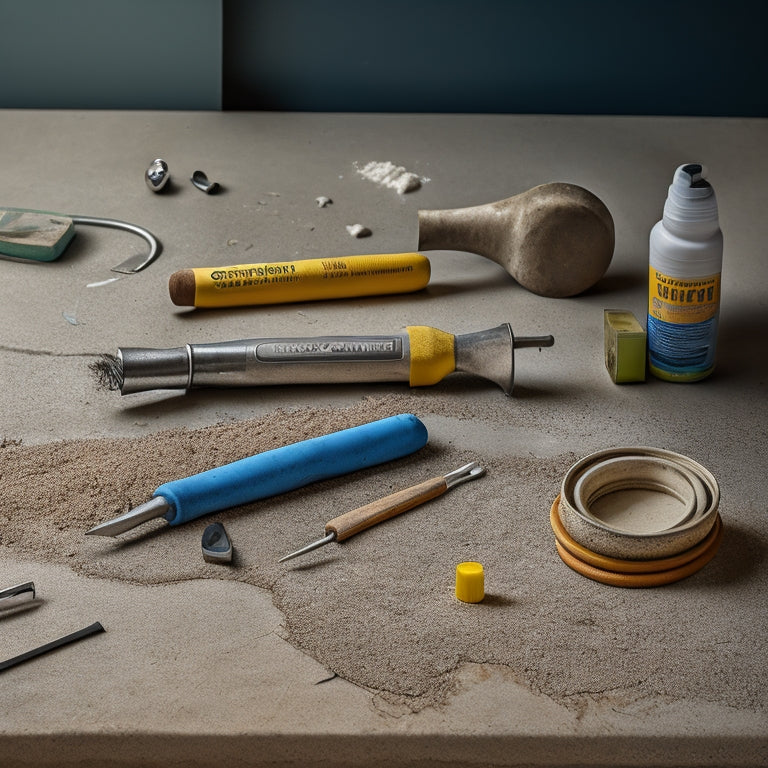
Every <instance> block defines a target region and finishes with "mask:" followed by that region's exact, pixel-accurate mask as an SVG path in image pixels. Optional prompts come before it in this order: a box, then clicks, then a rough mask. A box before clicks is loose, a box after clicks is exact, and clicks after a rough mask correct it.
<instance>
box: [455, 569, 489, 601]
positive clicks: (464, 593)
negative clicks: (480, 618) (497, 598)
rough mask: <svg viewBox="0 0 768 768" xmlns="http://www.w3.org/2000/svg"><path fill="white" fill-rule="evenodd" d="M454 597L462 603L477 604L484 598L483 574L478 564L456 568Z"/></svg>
mask: <svg viewBox="0 0 768 768" xmlns="http://www.w3.org/2000/svg"><path fill="white" fill-rule="evenodd" d="M456 597H457V598H458V599H459V600H461V602H462V603H479V602H480V601H481V600H482V599H483V598H484V597H485V574H484V572H483V566H482V565H480V563H472V562H469V563H459V564H458V565H457V566H456Z"/></svg>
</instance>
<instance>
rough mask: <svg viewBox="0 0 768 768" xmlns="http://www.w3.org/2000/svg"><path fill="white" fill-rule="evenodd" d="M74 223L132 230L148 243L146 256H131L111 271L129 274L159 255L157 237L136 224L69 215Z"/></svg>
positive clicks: (147, 264) (140, 268)
mask: <svg viewBox="0 0 768 768" xmlns="http://www.w3.org/2000/svg"><path fill="white" fill-rule="evenodd" d="M69 218H70V219H72V221H73V222H74V223H75V224H92V225H94V226H98V227H111V228H112V229H123V230H125V231H126V232H133V234H135V235H138V236H139V237H141V238H143V239H144V240H146V241H147V243H149V253H148V254H147V255H146V256H141V255H136V256H131V257H130V258H128V259H126V260H125V261H124V262H122V263H120V264H118V265H117V266H116V267H112V270H111V271H112V272H120V273H121V274H125V275H131V274H133V273H134V272H140V271H141V270H142V269H144V267H148V266H149V265H150V264H151V263H152V262H153V261H154V260H155V259H156V258H157V257H158V256H159V255H160V243H159V242H158V241H157V238H156V237H155V236H154V235H153V234H152V233H151V232H150V231H149V230H147V229H144V227H140V226H138V224H129V223H128V222H127V221H119V220H117V219H103V218H99V217H96V216H70V217H69Z"/></svg>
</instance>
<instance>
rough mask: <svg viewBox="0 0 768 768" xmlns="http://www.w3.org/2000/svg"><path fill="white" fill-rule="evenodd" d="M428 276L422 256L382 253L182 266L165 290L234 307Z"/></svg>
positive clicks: (364, 290) (404, 288)
mask: <svg viewBox="0 0 768 768" xmlns="http://www.w3.org/2000/svg"><path fill="white" fill-rule="evenodd" d="M429 278H430V264H429V260H428V259H427V258H426V257H425V256H423V255H422V254H420V253H385V254H372V255H364V256H336V257H333V258H328V259H299V260H296V261H275V262H268V263H263V264H236V265H233V266H226V267H200V268H196V269H184V270H181V271H179V272H175V273H174V274H173V275H171V278H170V280H169V282H168V290H169V292H170V295H171V300H172V301H173V303H174V304H177V305H179V306H195V307H234V306H251V305H257V304H285V303H289V302H295V301H318V300H321V299H342V298H350V297H353V296H375V295H383V294H392V293H410V292H412V291H418V290H420V289H422V288H424V287H425V286H426V285H427V283H428V282H429Z"/></svg>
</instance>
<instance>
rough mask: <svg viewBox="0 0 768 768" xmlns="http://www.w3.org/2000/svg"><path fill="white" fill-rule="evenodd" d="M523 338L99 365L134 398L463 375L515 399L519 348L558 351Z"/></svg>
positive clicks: (157, 357) (338, 343) (303, 344)
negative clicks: (224, 389) (209, 390)
mask: <svg viewBox="0 0 768 768" xmlns="http://www.w3.org/2000/svg"><path fill="white" fill-rule="evenodd" d="M553 344H554V339H553V338H552V336H533V337H517V338H515V336H514V334H513V333H512V328H511V327H510V325H509V323H504V324H503V325H500V326H498V327H496V328H491V329H490V330H487V331H479V332H476V333H466V334H461V335H457V336H454V335H453V334H451V333H446V332H445V331H441V330H438V329H437V328H430V327H428V326H423V325H417V326H408V327H407V328H406V330H405V332H403V333H393V334H390V335H381V336H320V337H311V338H293V339H279V338H267V339H246V340H242V341H228V342H220V343H213V344H187V345H186V346H183V347H175V348H172V349H140V348H139V349H137V348H133V347H126V348H122V349H119V350H118V353H117V356H113V355H104V356H102V357H101V358H100V359H99V360H98V361H96V362H95V363H93V364H92V365H91V370H92V371H93V372H94V374H95V375H96V377H97V379H98V381H99V383H100V384H101V385H102V386H104V387H106V388H107V389H111V390H119V391H120V393H121V394H123V395H127V394H131V393H134V392H146V391H148V390H153V389H193V388H198V387H249V386H257V385H276V384H333V383H352V382H383V381H407V382H408V383H409V384H410V385H411V386H413V387H416V386H428V385H432V384H436V383H437V382H439V381H441V380H442V379H443V378H444V377H445V376H447V375H448V374H449V373H453V372H454V371H461V372H465V373H469V374H474V375H476V376H480V377H482V378H485V379H488V380H490V381H492V382H494V383H495V384H498V386H500V387H501V388H502V389H503V390H504V392H505V393H506V394H508V395H510V394H512V387H513V384H514V378H515V349H519V348H521V347H551V346H552V345H553Z"/></svg>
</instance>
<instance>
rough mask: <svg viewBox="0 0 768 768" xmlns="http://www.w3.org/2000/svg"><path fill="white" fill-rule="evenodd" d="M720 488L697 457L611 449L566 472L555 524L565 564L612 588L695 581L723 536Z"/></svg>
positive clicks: (555, 508) (552, 516) (555, 506)
mask: <svg viewBox="0 0 768 768" xmlns="http://www.w3.org/2000/svg"><path fill="white" fill-rule="evenodd" d="M719 503H720V489H719V487H718V484H717V481H716V480H715V478H714V476H713V475H712V473H711V472H710V471H709V470H707V469H706V468H704V467H703V466H702V465H701V464H699V463H698V462H696V461H694V460H693V459H690V458H688V457H687V456H683V455H682V454H679V453H673V452H672V451H666V450H662V449H660V448H645V447H630V448H611V449H607V450H604V451H598V452H597V453H593V454H590V455H589V456H586V457H585V458H583V459H581V460H579V461H577V462H576V463H575V464H574V465H573V466H572V467H571V468H570V469H569V470H568V472H567V473H566V475H565V477H564V478H563V482H562V485H561V489H560V495H559V496H558V497H557V499H556V500H555V503H554V504H553V505H552V509H551V512H550V522H551V523H552V528H553V530H554V532H555V539H556V545H557V551H558V554H559V555H560V557H561V559H562V560H563V561H564V562H565V563H566V564H567V565H569V566H570V567H571V568H573V569H574V570H576V571H578V572H579V573H581V574H583V575H584V576H588V577H589V578H592V579H595V580H596V581H601V582H603V583H605V584H613V585H615V586H625V587H650V586H658V585H661V584H669V583H672V582H673V581H677V580H679V579H682V578H685V577H686V576H690V575H691V574H692V573H695V572H696V571H698V570H699V569H700V568H703V567H704V565H706V563H708V562H709V560H710V559H711V558H712V557H713V556H714V554H715V552H716V551H717V548H718V546H719V544H720V538H721V536H722V524H721V521H720V515H719V512H718V506H719Z"/></svg>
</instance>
